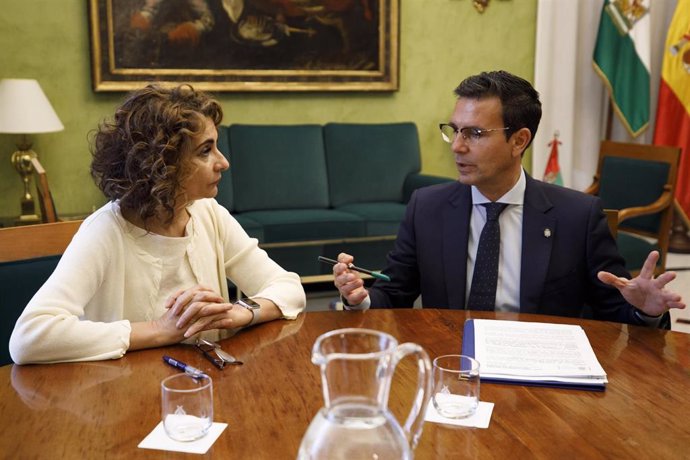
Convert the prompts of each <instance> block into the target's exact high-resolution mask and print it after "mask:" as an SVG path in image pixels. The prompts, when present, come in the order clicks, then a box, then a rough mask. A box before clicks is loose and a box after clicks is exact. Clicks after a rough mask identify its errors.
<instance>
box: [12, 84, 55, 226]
mask: <svg viewBox="0 0 690 460" xmlns="http://www.w3.org/2000/svg"><path fill="white" fill-rule="evenodd" d="M63 129H65V127H64V126H63V125H62V123H61V122H60V119H59V118H58V116H57V114H56V113H55V110H53V107H52V106H51V105H50V102H49V101H48V98H47V97H46V95H45V94H44V93H43V90H42V89H41V86H40V85H39V84H38V82H37V81H36V80H29V79H14V78H8V79H4V80H1V81H0V133H6V134H21V138H20V140H19V142H18V143H17V148H18V150H17V151H16V152H14V153H13V154H12V165H13V166H14V168H15V169H16V170H17V172H18V173H19V175H20V176H21V179H22V182H23V183H24V195H23V196H22V199H21V210H22V213H21V215H20V216H19V221H20V223H29V222H34V221H38V220H39V218H38V216H37V215H36V205H35V203H34V198H33V196H32V195H31V176H32V173H33V166H32V165H31V159H32V158H35V157H37V155H36V152H34V151H33V150H31V142H30V141H29V139H28V137H27V134H36V133H50V132H55V131H62V130H63Z"/></svg>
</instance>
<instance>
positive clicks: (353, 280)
mask: <svg viewBox="0 0 690 460" xmlns="http://www.w3.org/2000/svg"><path fill="white" fill-rule="evenodd" d="M354 260H355V259H354V257H352V256H351V255H350V254H345V253H344V252H341V253H340V254H338V263H337V264H336V265H334V266H333V276H334V278H335V280H334V281H335V287H337V288H338V291H340V295H342V296H343V298H344V299H345V300H347V303H348V304H350V305H359V304H360V303H362V302H363V301H364V299H366V298H367V296H368V295H369V293H368V292H367V290H366V289H365V288H364V281H363V280H362V278H361V277H360V276H359V273H358V272H356V271H354V270H351V269H350V268H349V266H350V264H353V263H354Z"/></svg>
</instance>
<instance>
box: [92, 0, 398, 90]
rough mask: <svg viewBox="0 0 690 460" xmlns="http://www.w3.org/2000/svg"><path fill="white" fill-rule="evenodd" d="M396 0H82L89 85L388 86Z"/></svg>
mask: <svg viewBox="0 0 690 460" xmlns="http://www.w3.org/2000/svg"><path fill="white" fill-rule="evenodd" d="M399 2H400V0H89V23H90V28H91V60H92V73H93V87H94V90H95V91H129V90H132V89H135V88H140V87H141V86H143V85H144V84H146V83H148V82H152V81H158V82H166V83H182V82H186V83H192V84H193V85H194V86H195V87H196V88H198V89H204V90H210V91H396V90H397V89H398V67H399V64H398V43H399V29H398V27H399Z"/></svg>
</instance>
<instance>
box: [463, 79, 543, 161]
mask: <svg viewBox="0 0 690 460" xmlns="http://www.w3.org/2000/svg"><path fill="white" fill-rule="evenodd" d="M455 95H456V96H457V97H458V98H468V99H484V98H487V97H498V98H499V99H500V100H501V105H502V106H503V126H506V127H509V128H510V129H508V130H506V139H509V138H510V136H511V135H512V134H513V133H514V132H516V131H518V130H520V129H522V128H527V129H529V131H530V133H532V139H530V144H531V143H532V140H534V136H535V135H536V134H537V128H538V127H539V121H540V120H541V102H540V101H539V93H538V92H537V90H535V89H534V88H533V87H532V85H531V84H530V82H528V81H527V80H525V79H524V78H520V77H518V76H516V75H513V74H511V73H508V72H506V71H504V70H497V71H492V72H482V73H480V74H479V75H472V76H471V77H467V78H466V79H464V80H463V81H462V82H461V83H460V84H459V85H458V87H457V88H455ZM527 147H529V144H527ZM527 147H525V148H527Z"/></svg>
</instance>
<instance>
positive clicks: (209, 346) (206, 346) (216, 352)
mask: <svg viewBox="0 0 690 460" xmlns="http://www.w3.org/2000/svg"><path fill="white" fill-rule="evenodd" d="M196 347H197V348H198V349H199V350H200V351H201V352H202V353H203V354H204V356H205V357H206V359H208V360H209V361H211V362H212V363H213V365H214V366H216V367H217V368H218V369H223V368H224V367H225V365H226V364H242V361H238V360H237V358H235V357H234V356H232V355H231V354H230V353H226V352H224V351H223V349H222V348H220V345H218V344H217V343H215V342H211V341H210V340H206V339H197V340H196Z"/></svg>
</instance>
